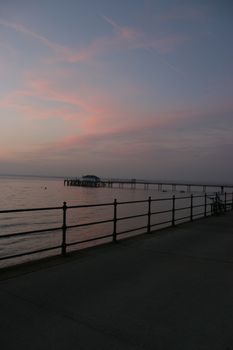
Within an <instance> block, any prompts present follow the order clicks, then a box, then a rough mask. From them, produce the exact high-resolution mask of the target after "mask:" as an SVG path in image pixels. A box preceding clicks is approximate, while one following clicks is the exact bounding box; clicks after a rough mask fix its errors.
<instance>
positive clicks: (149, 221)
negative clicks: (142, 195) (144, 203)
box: [147, 197, 151, 233]
mask: <svg viewBox="0 0 233 350" xmlns="http://www.w3.org/2000/svg"><path fill="white" fill-rule="evenodd" d="M150 229H151V197H149V198H148V221H147V233H150Z"/></svg>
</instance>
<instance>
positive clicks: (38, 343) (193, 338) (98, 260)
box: [0, 212, 233, 350]
mask: <svg viewBox="0 0 233 350" xmlns="http://www.w3.org/2000/svg"><path fill="white" fill-rule="evenodd" d="M232 222H233V214H232V212H228V213H226V214H225V215H218V216H212V217H209V218H204V219H201V220H198V221H195V222H193V223H186V224H184V225H181V226H178V227H171V228H167V229H166V230H163V231H161V232H157V233H156V234H150V235H144V236H141V237H138V238H134V239H133V240H132V239H130V240H126V241H122V242H119V243H118V244H111V245H108V246H101V247H98V248H94V249H90V250H87V251H86V252H83V253H78V254H75V255H73V256H70V257H68V258H66V259H64V258H62V257H60V258H59V257H58V258H56V259H54V260H49V261H47V262H40V263H37V264H31V265H27V266H21V267H19V268H18V269H11V270H7V271H2V273H1V275H0V279H1V281H0V294H1V298H0V307H1V319H0V329H1V347H2V349H4V350H13V349H17V348H19V349H23V348H24V349H26V348H28V349H31V348H33V349H34V350H42V349H43V350H47V349H51V346H52V347H53V348H54V349H56V350H64V349H69V350H77V349H83V350H97V349H102V350H109V349H122V350H137V349H138V350H139V349H145V350H154V349H158V350H160V349H161V350H162V349H163V350H171V349H175V350H176V349H177V350H187V349H205V350H210V349H211V350H219V349H223V350H227V349H229V350H230V349H232V344H233V334H232V324H233V298H232V294H233V255H232V252H233V235H232Z"/></svg>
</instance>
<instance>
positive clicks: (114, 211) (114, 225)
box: [112, 199, 117, 243]
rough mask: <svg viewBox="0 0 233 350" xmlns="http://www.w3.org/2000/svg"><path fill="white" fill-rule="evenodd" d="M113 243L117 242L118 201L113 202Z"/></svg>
mask: <svg viewBox="0 0 233 350" xmlns="http://www.w3.org/2000/svg"><path fill="white" fill-rule="evenodd" d="M112 236H113V242H114V243H116V242H117V200H116V199H114V202H113V235H112Z"/></svg>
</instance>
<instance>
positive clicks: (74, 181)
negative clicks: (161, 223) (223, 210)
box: [64, 178, 233, 194]
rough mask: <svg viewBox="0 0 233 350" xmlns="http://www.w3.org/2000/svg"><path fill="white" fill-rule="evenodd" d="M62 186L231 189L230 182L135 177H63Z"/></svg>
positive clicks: (221, 191) (188, 190)
mask: <svg viewBox="0 0 233 350" xmlns="http://www.w3.org/2000/svg"><path fill="white" fill-rule="evenodd" d="M64 186H88V187H111V188H112V187H118V188H124V187H125V188H131V189H136V188H137V187H139V186H140V187H142V186H143V187H144V189H149V188H154V189H157V190H158V191H163V190H164V188H165V187H166V190H167V189H168V188H169V190H171V191H173V192H175V191H179V190H182V191H184V190H185V191H186V192H191V191H192V190H195V189H197V188H199V189H200V188H201V189H202V191H203V192H204V193H205V192H207V191H209V192H211V191H212V192H217V191H218V192H220V193H221V194H223V193H224V192H225V191H226V190H227V189H231V190H232V189H233V185H231V184H219V183H194V182H171V181H156V180H137V179H107V178H103V179H99V181H96V182H89V183H88V182H85V181H84V182H83V181H82V179H81V178H66V179H64Z"/></svg>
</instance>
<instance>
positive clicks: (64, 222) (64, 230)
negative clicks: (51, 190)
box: [61, 202, 67, 256]
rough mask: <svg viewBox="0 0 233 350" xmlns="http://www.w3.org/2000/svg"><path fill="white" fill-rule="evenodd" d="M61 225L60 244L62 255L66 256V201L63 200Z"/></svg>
mask: <svg viewBox="0 0 233 350" xmlns="http://www.w3.org/2000/svg"><path fill="white" fill-rule="evenodd" d="M62 209H63V225H62V246H61V249H62V251H61V252H62V255H63V256H66V229H67V226H66V211H67V205H66V202H63V207H62Z"/></svg>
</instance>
